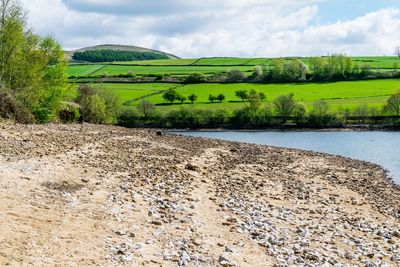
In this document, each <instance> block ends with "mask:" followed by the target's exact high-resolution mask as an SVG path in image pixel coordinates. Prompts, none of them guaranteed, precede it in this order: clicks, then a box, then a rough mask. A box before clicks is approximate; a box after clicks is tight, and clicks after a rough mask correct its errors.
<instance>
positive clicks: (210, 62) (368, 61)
mask: <svg viewBox="0 0 400 267" xmlns="http://www.w3.org/2000/svg"><path fill="white" fill-rule="evenodd" d="M298 59H299V60H301V61H303V62H304V63H305V64H306V65H310V58H298ZM286 60H291V58H286ZM269 61H270V59H267V58H201V59H197V60H196V59H165V60H149V61H131V62H113V63H111V64H108V63H104V64H88V65H71V66H69V67H68V75H69V76H70V77H71V76H98V75H111V76H113V75H123V74H128V73H134V74H136V75H149V74H170V75H188V74H190V73H193V72H200V73H204V74H206V75H212V74H215V73H221V72H226V71H230V70H240V71H242V72H245V73H246V74H250V72H251V71H252V69H253V67H254V66H257V65H268V64H269V63H270V62H269ZM353 62H354V65H358V66H360V67H361V66H365V65H368V66H369V67H370V68H372V69H376V70H382V71H389V70H392V69H393V68H395V64H398V65H400V58H398V57H354V58H353Z"/></svg>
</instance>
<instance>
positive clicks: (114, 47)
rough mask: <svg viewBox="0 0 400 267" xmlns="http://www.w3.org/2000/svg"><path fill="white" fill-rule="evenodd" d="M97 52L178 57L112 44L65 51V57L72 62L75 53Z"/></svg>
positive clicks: (146, 49) (156, 51)
mask: <svg viewBox="0 0 400 267" xmlns="http://www.w3.org/2000/svg"><path fill="white" fill-rule="evenodd" d="M97 50H113V51H130V52H151V53H156V54H160V55H165V56H167V57H168V58H169V59H178V58H179V57H177V56H175V55H172V54H169V53H165V52H162V51H158V50H154V49H149V48H144V47H139V46H131V45H112V44H105V45H96V46H90V47H85V48H80V49H76V50H72V51H65V56H66V58H67V60H68V61H70V62H74V60H73V59H72V57H73V55H74V53H75V52H85V51H97Z"/></svg>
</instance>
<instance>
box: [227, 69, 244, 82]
mask: <svg viewBox="0 0 400 267" xmlns="http://www.w3.org/2000/svg"><path fill="white" fill-rule="evenodd" d="M245 79H246V75H244V74H243V72H241V71H240V70H231V71H229V72H228V74H227V76H226V82H229V83H237V82H243V81H244V80H245Z"/></svg>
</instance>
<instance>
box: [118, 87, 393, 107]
mask: <svg viewBox="0 0 400 267" xmlns="http://www.w3.org/2000/svg"><path fill="white" fill-rule="evenodd" d="M110 86H111V87H110V88H114V86H116V85H110ZM127 87H129V86H127ZM131 88H132V90H133V88H136V89H135V90H137V89H138V88H140V86H138V87H136V85H132V87H131ZM399 88H400V81H399V80H372V81H355V82H337V83H303V84H265V85H260V84H193V85H186V86H182V87H179V88H178V89H177V91H178V92H179V93H181V94H182V95H184V96H188V95H190V94H196V95H198V100H197V102H196V103H195V104H194V106H195V107H200V108H208V109H217V108H227V109H230V110H233V109H236V108H240V107H242V106H243V105H244V103H241V102H240V99H239V98H237V97H236V96H235V91H236V90H240V89H245V90H250V89H255V90H257V91H259V92H264V93H265V94H266V96H267V100H266V101H265V102H266V103H268V102H272V101H273V99H275V98H276V97H277V96H279V95H283V94H289V93H293V94H294V95H295V98H296V100H298V101H299V102H302V103H304V104H305V105H306V107H307V108H308V109H309V110H311V109H312V105H313V103H314V102H315V101H317V100H320V99H323V100H325V101H327V102H328V103H329V104H330V105H331V107H332V109H333V110H336V109H338V108H339V107H342V108H350V109H353V108H355V107H356V106H358V105H360V104H363V103H366V104H369V105H370V106H375V107H381V106H382V105H383V104H384V103H385V101H386V100H387V99H388V97H389V96H390V95H391V94H392V93H394V92H395V91H397V90H398V89H399ZM114 89H117V88H116V87H115V88H114ZM128 91H129V90H128ZM119 92H120V93H121V94H122V93H123V92H124V91H119ZM146 93H147V91H146ZM146 93H144V94H146ZM220 93H222V94H224V95H225V97H226V100H225V101H224V102H223V103H214V104H211V103H209V101H208V96H209V95H210V94H213V95H218V94H220ZM127 98H129V97H125V98H124V99H127ZM146 99H147V100H149V101H151V102H152V103H154V104H157V105H158V106H159V108H160V109H162V110H170V109H177V108H180V107H182V105H179V104H174V105H166V104H165V101H164V100H163V98H162V93H160V94H156V95H152V96H150V97H148V98H146ZM138 103H139V101H136V102H133V103H132V105H133V106H135V105H137V104H138ZM189 105H190V104H189V103H186V104H185V105H184V106H189Z"/></svg>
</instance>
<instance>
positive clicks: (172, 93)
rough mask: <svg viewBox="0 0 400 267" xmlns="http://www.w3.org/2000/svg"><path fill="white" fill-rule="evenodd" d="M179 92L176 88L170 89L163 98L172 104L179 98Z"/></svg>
mask: <svg viewBox="0 0 400 267" xmlns="http://www.w3.org/2000/svg"><path fill="white" fill-rule="evenodd" d="M178 95H179V94H178V92H177V91H176V90H175V89H172V88H170V89H168V90H167V91H166V92H165V93H164V94H163V96H162V97H163V98H164V100H165V101H166V102H170V103H171V104H172V103H173V102H174V101H175V100H177V99H178Z"/></svg>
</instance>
